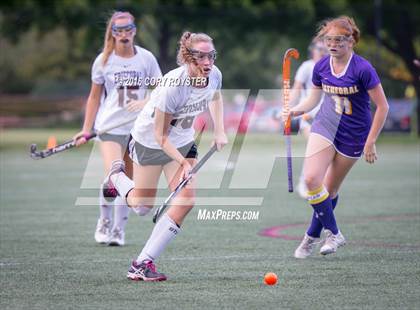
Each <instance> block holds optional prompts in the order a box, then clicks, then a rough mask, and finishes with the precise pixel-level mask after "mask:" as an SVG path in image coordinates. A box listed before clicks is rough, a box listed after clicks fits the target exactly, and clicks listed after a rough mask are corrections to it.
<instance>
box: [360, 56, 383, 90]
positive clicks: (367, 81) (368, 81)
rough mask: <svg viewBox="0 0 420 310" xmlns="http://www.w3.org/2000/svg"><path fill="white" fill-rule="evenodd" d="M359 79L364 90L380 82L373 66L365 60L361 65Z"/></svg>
mask: <svg viewBox="0 0 420 310" xmlns="http://www.w3.org/2000/svg"><path fill="white" fill-rule="evenodd" d="M360 80H361V82H362V85H363V87H364V88H365V89H366V90H369V89H372V88H374V87H375V86H376V85H378V84H379V83H381V80H380V79H379V76H378V74H377V73H376V70H375V68H373V66H372V65H371V64H370V63H368V62H366V65H365V66H363V68H362V70H361V72H360Z"/></svg>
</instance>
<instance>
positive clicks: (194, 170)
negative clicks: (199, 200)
mask: <svg viewBox="0 0 420 310" xmlns="http://www.w3.org/2000/svg"><path fill="white" fill-rule="evenodd" d="M216 150H217V146H216V144H215V145H213V146H212V147H211V148H210V150H209V151H208V152H207V153H206V154H205V155H204V156H203V158H201V159H200V161H199V162H198V163H197V164H196V165H195V166H194V167H193V168H192V169H191V171H190V173H189V174H188V176H187V177H186V178H185V179H183V180H182V181H181V182H180V183H179V184H178V185H177V187H176V188H175V189H174V191H173V192H172V193H171V194H170V195H169V196H168V198H166V200H165V201H164V202H163V204H162V205H161V206H160V207H159V208H157V209H156V211H155V214H154V215H153V223H156V222H157V220H158V219H159V217H160V216H161V215H162V213H163V212H164V211H165V209H166V208H167V207H168V206H169V203H170V202H171V201H172V199H174V198H175V196H176V195H178V193H179V192H180V191H181V190H182V189H183V188H184V187H185V186H186V185H187V184H188V182H189V181H190V180H191V179H192V177H193V175H194V174H195V173H197V172H198V170H200V168H201V167H202V166H203V165H204V164H205V163H206V161H207V160H208V159H209V158H210V157H211V156H212V155H213V154H214V152H216Z"/></svg>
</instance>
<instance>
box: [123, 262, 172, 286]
mask: <svg viewBox="0 0 420 310" xmlns="http://www.w3.org/2000/svg"><path fill="white" fill-rule="evenodd" d="M127 278H128V279H131V280H133V281H149V282H152V281H166V279H167V278H166V276H165V275H164V274H163V273H160V272H158V271H157V270H156V266H155V264H153V262H152V261H151V260H144V261H142V262H141V263H140V264H139V263H137V262H136V261H133V262H132V263H131V266H130V269H129V270H128V273H127Z"/></svg>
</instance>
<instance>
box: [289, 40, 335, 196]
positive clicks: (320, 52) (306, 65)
mask: <svg viewBox="0 0 420 310" xmlns="http://www.w3.org/2000/svg"><path fill="white" fill-rule="evenodd" d="M309 53H310V55H311V58H310V59H308V60H306V61H304V62H303V63H302V64H301V65H300V67H299V68H298V69H297V71H296V76H295V82H294V84H293V88H292V96H291V105H292V106H293V105H295V104H297V103H298V101H301V100H303V99H305V98H306V97H307V96H308V95H309V90H310V89H312V88H314V85H313V84H312V71H313V70H314V66H315V64H316V63H317V62H318V60H320V59H321V58H322V57H324V56H325V55H326V54H327V48H326V47H325V44H324V42H323V41H322V40H321V39H319V38H314V39H313V40H312V42H311V45H310V46H309ZM322 100H323V98H321V100H320V101H319V103H318V105H317V106H316V107H315V108H314V109H313V110H312V111H310V112H308V113H306V114H304V115H302V116H301V117H300V118H299V130H300V132H301V133H302V134H303V136H304V137H305V140H308V138H309V134H310V132H311V123H312V119H313V118H314V117H315V115H316V113H317V112H318V110H319V107H320V104H321V102H322ZM297 189H298V193H299V195H300V196H301V197H302V198H305V199H306V197H307V194H306V193H307V191H308V189H307V188H306V185H305V181H304V175H303V169H302V172H301V173H300V178H299V184H298V188H297Z"/></svg>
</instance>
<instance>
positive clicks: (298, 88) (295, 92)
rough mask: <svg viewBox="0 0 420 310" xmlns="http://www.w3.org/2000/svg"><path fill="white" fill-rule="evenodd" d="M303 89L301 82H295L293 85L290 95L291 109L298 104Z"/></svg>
mask: <svg viewBox="0 0 420 310" xmlns="http://www.w3.org/2000/svg"><path fill="white" fill-rule="evenodd" d="M302 89H304V85H303V83H302V82H299V81H295V82H294V83H293V87H292V91H291V93H290V106H291V107H293V106H295V105H296V104H297V103H298V102H299V97H300V94H301V92H302Z"/></svg>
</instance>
